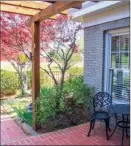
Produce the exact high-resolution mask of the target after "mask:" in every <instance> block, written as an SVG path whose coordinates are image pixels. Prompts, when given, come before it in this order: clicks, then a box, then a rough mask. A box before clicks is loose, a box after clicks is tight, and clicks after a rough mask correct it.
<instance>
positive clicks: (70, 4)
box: [29, 1, 82, 25]
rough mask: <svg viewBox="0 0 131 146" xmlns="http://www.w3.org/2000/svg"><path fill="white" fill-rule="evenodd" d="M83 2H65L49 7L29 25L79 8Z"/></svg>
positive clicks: (34, 17) (35, 16)
mask: <svg viewBox="0 0 131 146" xmlns="http://www.w3.org/2000/svg"><path fill="white" fill-rule="evenodd" d="M81 3H82V1H71V2H69V1H64V2H60V1H57V2H55V3H54V4H52V5H51V6H48V7H47V8H45V9H44V10H42V11H41V12H39V13H38V14H36V15H34V16H33V17H32V18H31V20H30V22H29V24H30V25H31V23H33V22H34V21H40V22H41V21H43V20H45V19H47V18H49V17H51V16H53V15H55V14H59V13H60V12H62V11H64V10H66V9H69V8H71V7H74V6H77V5H79V4H81Z"/></svg>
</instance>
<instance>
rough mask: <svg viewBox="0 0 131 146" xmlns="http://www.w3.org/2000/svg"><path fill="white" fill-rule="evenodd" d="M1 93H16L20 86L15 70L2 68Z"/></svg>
mask: <svg viewBox="0 0 131 146" xmlns="http://www.w3.org/2000/svg"><path fill="white" fill-rule="evenodd" d="M0 72H1V94H2V95H12V94H15V93H16V90H17V89H18V86H19V81H18V78H17V74H16V73H15V72H10V71H5V70H1V71H0Z"/></svg>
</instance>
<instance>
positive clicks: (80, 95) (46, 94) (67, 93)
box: [36, 76, 92, 126]
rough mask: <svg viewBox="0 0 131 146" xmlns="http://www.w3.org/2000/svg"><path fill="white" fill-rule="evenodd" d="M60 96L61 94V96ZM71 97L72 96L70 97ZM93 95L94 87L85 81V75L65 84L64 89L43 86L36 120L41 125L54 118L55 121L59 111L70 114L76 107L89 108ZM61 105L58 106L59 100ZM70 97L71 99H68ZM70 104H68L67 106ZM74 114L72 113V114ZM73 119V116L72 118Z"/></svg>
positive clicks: (38, 101)
mask: <svg viewBox="0 0 131 146" xmlns="http://www.w3.org/2000/svg"><path fill="white" fill-rule="evenodd" d="M60 92H61V93H60ZM58 96H61V97H60V98H59V97H58ZM70 97H71V98H70ZM91 97H92V88H89V87H88V86H87V85H85V84H84V83H83V77H82V76H79V77H77V78H73V79H72V80H70V81H68V82H66V83H65V84H64V87H63V90H59V88H55V87H52V88H42V89H41V92H40V97H39V98H37V101H36V121H37V124H38V125H39V126H40V125H42V124H46V123H48V122H49V120H50V119H51V120H52V119H53V121H54V123H55V121H56V117H57V115H58V114H59V113H64V114H65V115H66V116H68V117H69V116H70V115H71V114H70V113H73V112H74V111H75V113H76V107H77V106H79V105H82V107H84V105H85V107H86V109H89V107H90V102H91ZM59 99H60V106H59V108H56V105H57V100H59ZM68 99H69V100H68ZM67 104H68V106H67ZM71 116H72V115H71ZM69 119H70V118H69ZM71 119H72V118H71Z"/></svg>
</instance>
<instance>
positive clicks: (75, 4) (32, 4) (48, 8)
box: [0, 0, 82, 129]
mask: <svg viewBox="0 0 131 146" xmlns="http://www.w3.org/2000/svg"><path fill="white" fill-rule="evenodd" d="M81 3H82V1H71V0H70V1H46V2H45V1H0V11H5V12H11V13H17V14H23V15H27V16H31V18H30V20H29V24H30V26H31V27H32V103H33V123H34V124H33V128H34V129H36V119H35V100H36V98H37V97H38V96H39V93H40V22H41V21H43V20H45V19H55V18H56V15H57V14H64V15H67V9H69V8H81Z"/></svg>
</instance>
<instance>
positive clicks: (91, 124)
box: [87, 120, 94, 137]
mask: <svg viewBox="0 0 131 146" xmlns="http://www.w3.org/2000/svg"><path fill="white" fill-rule="evenodd" d="M93 121H94V120H91V122H90V129H89V132H88V134H87V136H88V137H89V136H90V133H91V129H92V127H93Z"/></svg>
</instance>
